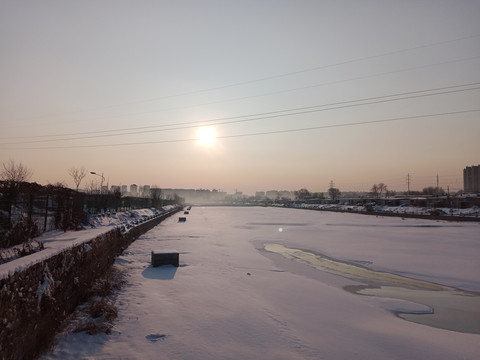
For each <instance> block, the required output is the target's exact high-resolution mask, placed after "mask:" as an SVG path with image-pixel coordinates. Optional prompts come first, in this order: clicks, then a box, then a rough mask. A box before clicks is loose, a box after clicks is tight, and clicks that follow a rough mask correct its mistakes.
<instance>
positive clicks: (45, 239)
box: [0, 205, 175, 279]
mask: <svg viewBox="0 0 480 360" xmlns="http://www.w3.org/2000/svg"><path fill="white" fill-rule="evenodd" d="M174 208H175V206H173V205H168V206H165V207H163V208H162V209H160V210H156V209H137V210H129V211H126V212H119V213H105V214H102V215H97V216H92V217H91V219H90V222H91V227H90V228H86V229H83V230H79V231H67V232H64V231H60V230H55V231H48V232H46V233H44V234H42V235H41V236H39V237H38V238H35V240H36V241H38V242H41V243H43V245H44V249H43V250H42V251H39V252H35V253H32V254H30V255H28V256H24V257H21V258H17V259H14V260H12V261H9V262H7V263H4V264H0V279H3V278H5V277H7V276H9V275H10V274H13V273H15V272H18V271H22V270H23V269H24V268H26V267H28V266H31V265H33V264H36V263H38V262H40V261H43V260H45V259H48V258H50V257H52V256H54V255H56V254H58V253H60V252H61V251H63V250H64V249H67V248H71V247H73V246H75V245H79V244H82V243H84V242H86V241H90V240H92V239H95V238H96V237H98V236H100V235H102V234H105V233H106V232H108V231H110V230H112V229H114V228H120V229H121V230H122V231H124V232H127V231H129V230H130V229H132V228H133V227H135V226H137V225H139V224H141V223H144V222H145V221H148V220H151V219H153V218H155V217H158V216H160V215H162V214H165V213H168V212H169V211H171V210H173V209H174Z"/></svg>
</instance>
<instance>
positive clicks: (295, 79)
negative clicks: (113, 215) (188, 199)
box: [0, 0, 480, 193]
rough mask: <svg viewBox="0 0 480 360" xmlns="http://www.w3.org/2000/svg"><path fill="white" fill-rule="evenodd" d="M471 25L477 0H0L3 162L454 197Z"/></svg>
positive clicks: (211, 182)
mask: <svg viewBox="0 0 480 360" xmlns="http://www.w3.org/2000/svg"><path fill="white" fill-rule="evenodd" d="M479 19H480V1H478V0H470V1H458V0H450V1H442V0H430V1H422V0H415V1H413V0H412V1H397V0H392V1H388V0H376V1H374V0H371V1H360V0H352V1H320V0H317V1H300V0H292V1H280V0H276V1H274V0H270V1H267V0H265V1H259V0H255V1H244V0H242V1H227V0H219V1H200V0H197V1H160V0H157V1H121V0H116V1H101V0H95V1H48V0H44V1H13V0H12V1H3V0H0V126H1V127H0V131H1V132H0V162H7V161H9V160H14V161H15V162H21V163H23V164H24V165H26V166H27V167H29V168H30V169H31V170H32V171H33V173H34V175H33V178H32V181H36V182H39V183H41V184H48V183H55V182H57V181H64V182H66V183H67V184H68V185H70V186H73V182H72V180H71V178H70V176H69V175H68V173H67V170H68V169H69V168H71V167H72V166H75V167H81V166H84V167H85V168H87V169H88V170H89V171H96V172H98V173H102V172H103V173H104V175H105V177H106V178H107V179H108V181H109V184H110V185H112V184H131V183H137V184H150V185H157V186H160V187H164V188H167V187H178V188H207V189H213V188H216V189H221V190H224V191H227V192H229V193H231V192H233V191H234V190H235V189H238V190H239V191H243V192H244V193H254V192H255V191H256V190H271V189H278V190H280V189H286V190H295V189H300V188H302V187H306V188H308V189H309V190H310V191H326V190H327V188H328V185H329V182H330V181H331V180H333V182H334V183H335V186H336V187H338V188H339V189H340V190H341V191H342V190H343V191H350V190H369V189H370V187H371V185H372V184H374V183H379V182H384V183H386V184H387V185H388V187H389V188H391V189H396V190H406V187H407V183H406V178H407V174H410V175H411V188H412V189H422V188H423V187H425V186H434V185H436V176H437V174H438V175H439V182H440V186H442V187H444V188H445V189H446V188H447V186H449V187H450V189H451V190H452V189H453V190H456V189H459V188H462V187H463V180H462V170H463V168H464V167H465V166H468V165H478V164H479V163H480V140H479V138H480V136H479V135H480V90H479V88H480V21H479ZM355 124H356V125H355ZM202 125H209V126H210V127H211V128H213V131H215V133H216V139H208V138H207V139H203V141H202V142H200V141H197V140H196V138H197V136H198V135H197V134H198V131H199V129H200V128H201V126H202ZM91 180H99V178H96V179H95V176H94V175H89V176H88V177H87V178H86V180H84V183H85V182H89V181H91Z"/></svg>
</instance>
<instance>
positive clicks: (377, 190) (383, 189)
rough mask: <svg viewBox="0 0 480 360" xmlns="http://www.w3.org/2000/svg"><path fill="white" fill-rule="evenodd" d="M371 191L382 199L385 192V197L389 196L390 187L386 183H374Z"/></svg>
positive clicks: (377, 197)
mask: <svg viewBox="0 0 480 360" xmlns="http://www.w3.org/2000/svg"><path fill="white" fill-rule="evenodd" d="M370 192H371V193H372V195H373V196H375V198H376V199H380V198H381V197H382V195H383V194H385V197H387V196H388V188H387V185H385V184H384V183H379V184H373V186H372V188H371V189H370Z"/></svg>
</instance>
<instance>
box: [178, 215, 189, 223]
mask: <svg viewBox="0 0 480 360" xmlns="http://www.w3.org/2000/svg"><path fill="white" fill-rule="evenodd" d="M185 221H187V218H186V217H185V216H181V217H179V218H178V222H185Z"/></svg>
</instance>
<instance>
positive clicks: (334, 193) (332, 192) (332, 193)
mask: <svg viewBox="0 0 480 360" xmlns="http://www.w3.org/2000/svg"><path fill="white" fill-rule="evenodd" d="M328 195H329V196H330V198H331V199H332V200H337V199H338V198H339V197H340V195H341V192H340V190H339V189H337V188H334V187H331V188H330V189H328Z"/></svg>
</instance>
